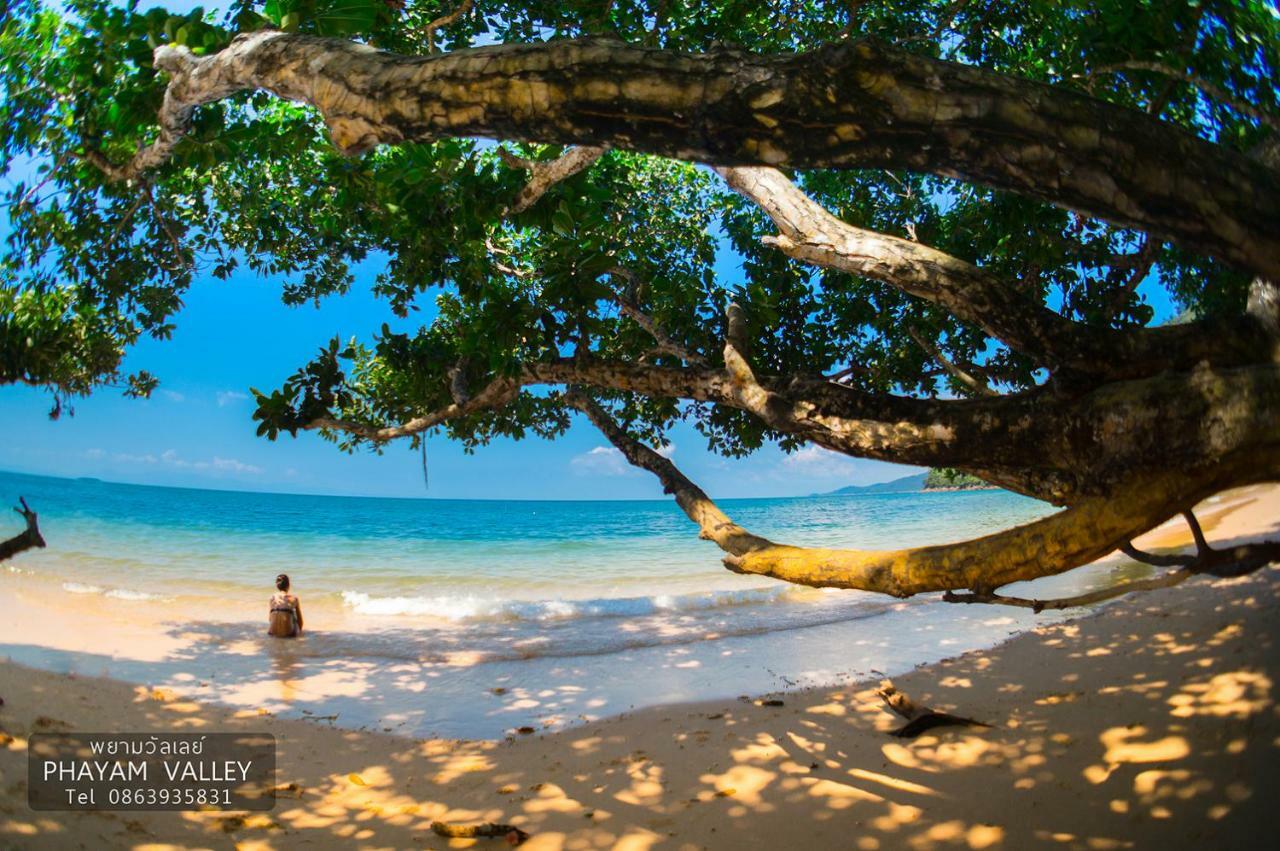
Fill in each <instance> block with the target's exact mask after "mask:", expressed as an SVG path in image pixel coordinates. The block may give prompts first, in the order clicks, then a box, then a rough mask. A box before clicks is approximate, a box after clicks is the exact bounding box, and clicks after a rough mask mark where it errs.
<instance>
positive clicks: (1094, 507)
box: [569, 393, 1280, 611]
mask: <svg viewBox="0 0 1280 851" xmlns="http://www.w3.org/2000/svg"><path fill="white" fill-rule="evenodd" d="M569 398H570V401H571V404H573V405H574V406H575V407H577V408H578V409H579V410H581V411H583V412H584V413H586V414H587V416H588V417H589V418H590V419H591V421H592V422H593V423H594V424H595V425H596V426H597V427H598V428H599V429H600V430H601V432H603V433H604V435H605V437H607V438H608V439H609V441H610V442H611V443H612V444H613V445H614V446H615V447H616V448H617V449H618V450H619V451H621V452H622V454H623V455H624V456H625V457H626V458H627V460H628V461H630V462H631V463H632V464H634V465H635V466H637V467H641V468H643V469H647V470H649V471H650V472H652V473H653V474H654V475H656V476H657V477H658V479H659V480H660V481H661V482H662V485H663V489H664V491H665V492H667V493H670V494H673V495H675V497H676V501H677V503H679V505H680V507H681V508H682V509H683V510H684V512H685V514H686V515H687V516H688V517H689V519H691V520H693V521H694V522H695V523H696V524H698V527H699V529H700V530H701V537H703V538H705V539H708V540H712V541H715V542H716V544H717V545H718V546H720V548H721V549H722V550H723V551H724V552H725V553H726V554H727V555H726V556H725V559H724V562H725V566H726V567H728V568H729V569H730V570H733V571H735V572H738V573H746V574H753V575H759V576H768V577H772V578H774V579H781V580H785V581H787V582H792V583H795V584H800V585H809V586H813V587H820V588H848V589H855V590H859V591H872V592H876V593H881V594H889V595H892V596H895V597H910V596H913V595H915V594H921V593H926V592H930V591H948V592H949V591H955V590H959V589H973V593H972V594H968V595H962V596H949V598H948V599H952V600H953V601H955V602H1005V603H1008V604H1010V605H1024V604H1025V605H1027V606H1028V607H1031V608H1036V609H1037V611H1038V610H1039V609H1041V608H1051V607H1063V608H1064V607H1066V606H1073V605H1085V604H1087V603H1092V602H1097V601H1100V600H1104V599H1108V598H1109V597H1111V596H1117V595H1118V594H1120V593H1127V592H1129V591H1134V590H1141V589H1143V588H1147V587H1150V588H1155V587H1165V586H1166V585H1172V584H1176V583H1177V582H1179V581H1182V579H1183V578H1186V577H1180V578H1176V579H1173V580H1169V579H1167V578H1166V579H1165V580H1148V581H1144V582H1142V583H1136V584H1130V585H1127V586H1122V587H1121V588H1120V589H1119V590H1117V591H1115V592H1111V591H1106V590H1104V591H1099V592H1094V593H1092V594H1087V595H1081V596H1079V597H1075V598H1068V599H1066V600H1060V601H1029V600H1022V599H1021V598H1008V597H1000V596H998V595H996V594H994V592H995V589H997V588H1000V587H1001V586H1004V585H1008V584H1010V583H1013V582H1022V581H1028V580H1032V579H1038V578H1040V577H1044V576H1053V575H1056V574H1059V573H1063V572H1065V571H1068V570H1071V569H1073V568H1076V567H1079V566H1081V565H1084V564H1088V563H1089V562H1092V561H1096V560H1097V559H1099V558H1101V557H1103V556H1105V555H1107V554H1108V553H1110V552H1112V551H1114V550H1115V549H1116V548H1117V547H1118V546H1121V545H1123V544H1125V543H1126V542H1128V541H1129V540H1131V539H1133V538H1134V537H1136V536H1137V535H1139V534H1141V533H1142V532H1146V531H1148V530H1150V529H1153V528H1155V527H1156V526H1158V525H1159V524H1161V523H1163V522H1164V521H1165V520H1167V519H1168V518H1169V517H1171V516H1172V515H1174V514H1176V513H1177V512H1178V511H1182V510H1185V509H1188V508H1189V507H1190V506H1191V505H1192V504H1194V503H1195V502H1197V501H1199V500H1200V499H1202V498H1204V497H1206V496H1208V495H1209V494H1211V493H1214V492H1216V491H1217V490H1220V489H1221V488H1223V487H1224V486H1227V485H1235V484H1240V483H1242V482H1245V481H1251V480H1252V481H1262V480H1266V479H1267V478H1270V477H1273V476H1274V474H1273V473H1272V474H1268V473H1266V472H1265V471H1266V470H1268V469H1270V470H1274V469H1276V465H1277V462H1280V447H1277V448H1273V449H1271V450H1269V451H1268V452H1266V453H1261V455H1262V457H1259V455H1257V454H1254V453H1236V454H1234V455H1233V456H1231V457H1229V458H1225V459H1223V461H1222V463H1221V464H1220V465H1219V466H1218V468H1216V469H1215V470H1214V471H1213V472H1212V473H1211V474H1210V475H1208V476H1205V477H1199V478H1194V479H1193V478H1189V477H1187V476H1186V475H1185V474H1183V473H1182V472H1181V471H1176V472H1168V471H1166V472H1163V473H1156V474H1152V475H1147V476H1143V477H1141V478H1138V479H1134V480H1131V481H1129V482H1128V483H1126V484H1125V486H1123V487H1122V488H1118V489H1117V490H1116V492H1115V493H1113V494H1112V495H1111V496H1110V497H1097V498H1092V499H1089V500H1085V501H1083V502H1081V503H1080V504H1078V505H1076V506H1073V507H1071V508H1068V509H1066V510H1064V511H1061V512H1059V513H1057V514H1054V515H1051V516H1049V517H1046V518H1044V519H1042V520H1038V521H1036V522H1034V523H1029V524H1026V525H1024V526H1018V527H1016V528H1013V529H1008V530H1006V531H1003V532H999V533H996V534H994V535H988V536H985V537H982V538H976V539H973V540H970V541H963V542H960V543H955V544H944V545H940V546H930V547H918V548H914V549H906V550H894V551H874V550H846V549H840V550H837V549H817V548H808V547H792V546H786V545H781V544H775V543H773V542H772V541H769V540H767V539H765V538H761V537H759V536H757V535H753V534H752V533H750V532H748V531H747V530H745V529H743V528H742V527H740V526H738V525H737V524H736V523H734V522H733V521H732V520H731V519H730V518H729V516H728V515H726V514H725V513H724V512H723V511H722V510H721V509H720V508H719V507H718V506H717V505H716V504H715V503H714V502H712V501H711V499H710V498H709V497H707V495H706V493H705V492H703V491H702V490H701V489H700V488H698V487H697V486H696V485H694V484H693V482H691V481H690V480H689V479H688V478H687V477H686V476H684V475H683V474H682V473H681V472H680V471H679V469H678V468H677V467H676V466H675V464H674V463H673V462H672V461H671V460H670V459H668V458H663V457H662V456H661V455H659V454H658V453H657V452H655V451H653V450H652V449H650V448H649V447H647V446H644V444H642V443H640V442H639V441H637V440H636V439H635V438H633V437H631V436H630V435H629V434H627V433H626V432H625V430H623V429H622V428H620V427H619V426H618V425H617V424H616V423H615V422H613V420H612V419H610V418H609V416H608V415H607V414H606V413H605V412H604V411H603V410H601V409H600V408H599V406H597V405H595V403H593V402H591V401H590V400H588V399H586V398H585V397H584V396H582V395H581V394H572V393H571V394H570V397H569ZM1211 553H1212V554H1211V555H1209V554H1206V555H1205V556H1204V558H1205V559H1206V561H1205V563H1204V565H1200V566H1198V567H1195V568H1184V572H1203V571H1204V570H1207V569H1209V566H1210V560H1211V566H1213V567H1220V568H1222V569H1224V570H1225V569H1228V568H1227V565H1228V564H1229V565H1232V567H1231V568H1230V569H1234V570H1244V569H1247V568H1248V565H1249V564H1253V563H1255V562H1258V560H1259V559H1261V560H1263V561H1265V560H1267V559H1274V558H1276V557H1280V544H1266V545H1260V546H1258V547H1254V548H1246V549H1243V550H1240V551H1239V552H1234V553H1228V552H1218V551H1211ZM1241 565H1245V566H1243V567H1242V566H1241Z"/></svg>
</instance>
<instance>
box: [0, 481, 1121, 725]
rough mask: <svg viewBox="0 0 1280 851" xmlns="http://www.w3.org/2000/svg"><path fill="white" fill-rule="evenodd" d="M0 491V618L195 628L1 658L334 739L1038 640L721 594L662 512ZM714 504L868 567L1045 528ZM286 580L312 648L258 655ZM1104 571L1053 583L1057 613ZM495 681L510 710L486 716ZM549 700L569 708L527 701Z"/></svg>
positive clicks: (987, 621) (946, 510) (882, 511)
mask: <svg viewBox="0 0 1280 851" xmlns="http://www.w3.org/2000/svg"><path fill="white" fill-rule="evenodd" d="M0 491H3V492H4V493H9V494H11V495H12V494H18V493H20V494H22V495H24V496H25V497H26V498H27V499H28V501H29V502H30V503H31V504H32V505H33V507H35V508H36V510H37V511H39V512H40V518H41V527H42V529H43V531H44V533H45V536H46V538H47V539H48V540H49V543H50V546H49V548H48V549H47V550H43V551H40V552H33V553H26V554H24V555H23V556H21V557H20V559H17V560H15V561H13V562H11V563H10V564H9V566H8V568H9V569H7V570H5V571H0V608H3V606H4V605H5V604H4V602H3V598H4V597H6V596H8V595H4V594H3V591H4V589H5V587H6V585H7V586H8V587H9V589H10V590H13V591H15V592H16V591H19V590H20V591H21V592H22V593H23V594H24V595H26V597H27V598H28V599H32V600H57V599H59V598H61V599H62V600H66V599H67V598H68V595H70V597H71V598H74V599H75V600H77V601H85V602H92V603H93V605H92V607H91V609H92V611H94V612H100V613H101V614H102V615H103V616H104V617H106V616H110V617H114V618H116V619H117V621H128V620H130V619H131V617H132V618H134V619H136V620H138V621H146V620H149V619H154V618H155V617H156V616H157V612H159V613H160V614H161V615H162V616H163V615H179V614H180V615H181V619H182V620H184V621H188V622H192V621H194V622H195V623H196V624H197V627H196V628H194V629H190V628H188V629H186V632H185V633H183V639H182V642H181V643H182V646H183V647H184V648H185V649H184V650H183V651H182V652H177V651H175V652H173V653H171V654H170V655H171V656H172V658H171V659H164V660H157V659H155V658H146V659H142V658H130V653H129V652H127V651H120V650H117V651H113V652H111V653H106V652H103V653H99V654H96V655H90V656H89V657H82V658H77V657H76V656H75V654H69V653H66V652H61V651H59V652H55V651H51V650H49V649H48V648H47V647H43V645H44V644H45V643H44V642H42V641H41V640H40V637H39V636H38V635H36V636H30V639H31V640H30V641H27V642H15V641H13V639H12V636H10V637H9V638H8V639H6V643H5V644H4V645H3V646H0V652H4V653H7V654H8V655H10V656H11V657H12V658H14V659H15V660H16V661H25V662H29V663H35V664H42V665H45V666H47V667H53V668H57V669H60V670H71V669H75V670H80V671H83V672H85V673H104V674H108V675H111V676H117V677H122V678H125V679H134V680H137V681H142V682H148V683H153V684H154V683H163V682H169V683H170V684H172V685H176V686H179V687H183V684H184V683H187V684H188V685H189V684H190V683H191V682H196V681H200V680H205V679H214V678H216V677H218V675H219V674H221V677H220V678H219V679H218V682H219V683H220V684H221V689H220V691H219V693H218V694H217V695H215V697H216V699H220V700H225V701H227V702H233V703H244V704H246V705H249V704H257V705H270V706H271V707H272V708H273V709H277V710H286V711H288V710H293V711H302V709H303V708H304V707H305V708H307V711H310V712H320V711H322V710H326V709H333V708H334V707H337V706H339V705H341V706H343V707H344V710H343V711H344V712H345V713H346V715H345V719H346V720H345V721H344V723H352V724H355V722H356V721H357V720H359V721H360V723H362V724H370V725H372V724H375V723H377V724H382V723H388V722H389V721H391V720H393V719H394V721H395V723H394V724H392V725H391V726H393V727H394V728H397V729H400V728H404V729H405V730H406V731H409V732H413V733H415V734H426V733H443V734H449V735H467V736H477V735H483V736H489V735H498V734H500V733H501V731H502V730H503V729H505V728H506V726H507V725H511V724H513V723H515V721H516V720H524V721H539V722H544V723H553V724H554V723H563V722H564V721H566V720H572V719H573V718H575V717H578V716H586V717H595V716H598V715H600V714H608V713H609V712H616V711H620V710H622V709H626V708H628V707H629V706H632V705H643V704H648V703H656V702H663V701H668V700H681V699H692V698H698V697H717V696H728V695H732V694H738V693H741V692H744V691H753V690H754V691H766V690H769V689H772V688H779V687H782V686H786V685H789V684H790V683H793V682H807V683H810V684H820V683H823V682H827V681H831V680H832V679H833V678H836V677H839V676H844V675H847V674H850V673H852V672H854V671H866V670H869V669H873V668H874V669H878V670H883V671H886V672H892V671H895V670H905V669H907V668H910V667H912V666H914V665H916V664H920V663H924V662H928V661H933V660H935V659H937V658H941V657H943V656H948V655H954V654H955V653H957V652H961V651H963V650H967V649H972V648H975V647H982V646H988V645H990V644H993V643H995V642H996V641H999V640H1000V639H1002V638H1004V637H1005V636H1006V635H1007V634H1008V633H1009V632H1010V631H1011V630H1015V629H1017V628H1020V627H1021V626H1025V625H1026V624H1030V623H1033V622H1043V621H1044V618H1043V617H1041V618H1040V619H1039V620H1038V621H1037V619H1035V618H1034V617H1030V616H1029V615H1027V614H1023V613H1014V614H1008V613H1005V612H999V613H994V614H993V613H992V612H991V611H989V610H980V611H976V612H975V611H968V609H970V607H960V606H951V605H946V604H941V603H938V602H936V600H932V601H931V600H928V599H919V600H912V601H907V602H900V601H893V600H888V599H886V598H883V597H879V596H875V595H869V594H863V593H860V592H852V591H817V590H813V589H806V588H798V587H795V586H790V585H786V584H783V583H779V582H774V581H771V580H767V579H761V578H759V577H745V576H740V575H737V574H733V573H730V572H728V571H726V570H725V569H724V568H723V567H722V566H721V564H720V553H719V551H718V550H717V549H716V548H715V547H714V545H712V544H708V543H706V542H702V541H699V540H698V539H697V535H696V530H695V527H694V526H693V525H692V524H691V523H690V522H689V521H688V520H687V519H686V518H685V517H684V516H683V515H682V514H681V513H680V511H679V509H678V508H677V507H676V506H675V505H674V503H671V502H659V501H625V502H624V501H619V502H552V501H542V502H510V501H508V502H503V501H457V500H429V499H421V500H409V499H370V498H346V497H325V496H298V495H278V494H258V493H242V492H230V491H202V490H187V489H173V488H154V487H143V486H135V485H119V484H110V483H104V482H99V481H93V480H68V479H55V478H46V477H36V476H25V475H19V474H12V473H0ZM722 504H723V507H724V508H725V510H726V511H727V512H728V513H729V514H730V515H731V516H733V517H734V519H735V520H737V521H738V522H739V523H741V524H742V525H744V526H746V527H747V528H750V529H752V530H753V531H756V532H758V533H761V534H764V535H766V536H767V537H770V538H772V539H774V540H777V541H780V542H795V543H800V544H805V545H810V546H856V547H859V548H868V549H876V548H895V549H896V548H900V547H906V546H912V545H917V544H924V543H939V542H943V541H948V540H956V539H960V538H964V537H971V536H973V535H979V534H983V533H989V532H993V531H996V530H998V529H1001V528H1004V527H1007V526H1011V525H1016V524H1018V523H1022V522H1026V521H1028V520H1031V519H1034V518H1036V517H1039V516H1042V515H1044V514H1046V513H1047V512H1048V510H1049V508H1048V506H1046V505H1044V504H1043V503H1038V502H1035V501H1033V500H1029V499H1025V498H1023V497H1019V496H1016V495H1013V494H1010V493H1006V492H1003V491H975V492H962V493H907V494H874V495H866V496H851V497H812V498H802V499H751V500H725V501H724V502H723V503H722ZM282 572H284V573H288V574H290V575H291V576H292V577H293V580H294V589H295V591H296V592H297V593H298V594H299V595H300V596H301V598H302V600H303V603H304V613H305V615H306V620H307V626H308V635H307V636H306V637H305V638H304V639H303V640H302V641H298V642H286V644H288V645H289V646H288V647H281V646H279V645H280V644H281V643H280V642H267V641H265V640H264V639H263V637H262V629H263V627H264V624H265V617H266V600H267V597H268V596H269V594H270V592H271V591H272V590H273V587H272V581H273V579H274V577H275V575H276V574H277V573H282ZM1109 572H1110V568H1106V567H1101V568H1091V569H1089V570H1087V571H1077V572H1075V573H1073V574H1071V575H1069V576H1068V577H1062V578H1059V579H1056V580H1052V582H1054V583H1055V584H1057V585H1058V586H1060V587H1065V588H1069V589H1073V590H1074V589H1076V588H1079V587H1087V586H1091V585H1095V584H1098V583H1101V582H1104V581H1107V574H1108V573H1109ZM167 629H168V631H169V633H170V634H171V636H172V635H177V634H178V633H179V632H182V630H181V629H180V628H177V627H169V628H167ZM42 647H43V649H42ZM263 654H268V656H269V658H270V659H271V660H272V665H269V666H264V665H262V664H261V658H262V655H263ZM133 655H134V656H137V654H133ZM637 672H643V675H642V676H638V675H637ZM233 680H234V681H236V684H234V685H233V683H232V682H231V681H233ZM286 682H288V683H290V685H289V686H288V687H287V688H282V687H281V686H282V685H283V684H284V683H286ZM497 682H502V683H506V684H507V685H506V686H504V687H503V688H504V692H503V693H504V695H509V699H508V698H504V699H502V700H500V701H498V702H497V704H496V705H495V703H494V701H493V699H492V697H491V696H488V695H489V690H490V688H491V687H492V686H491V685H488V684H492V683H497ZM546 683H555V684H556V685H555V686H554V688H564V689H567V691H565V692H564V693H563V694H559V695H558V696H557V694H555V693H552V694H544V695H543V698H541V699H539V698H536V697H530V695H531V694H532V695H536V694H539V693H544V692H547V688H546V687H542V686H541V685H540V684H546ZM427 686H429V688H427ZM554 688H553V692H554ZM424 695H425V696H424ZM553 698H554V699H553ZM486 701H487V702H486Z"/></svg>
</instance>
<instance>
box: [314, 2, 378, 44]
mask: <svg viewBox="0 0 1280 851" xmlns="http://www.w3.org/2000/svg"><path fill="white" fill-rule="evenodd" d="M381 5H382V3H381V2H380V0H330V2H328V3H321V4H317V9H316V14H315V18H314V20H315V22H316V30H317V31H318V32H319V33H320V34H321V35H329V36H344V35H352V34H353V33H359V32H367V31H368V30H369V29H371V28H372V27H373V22H374V20H375V19H376V18H377V15H378V7H379V6H381Z"/></svg>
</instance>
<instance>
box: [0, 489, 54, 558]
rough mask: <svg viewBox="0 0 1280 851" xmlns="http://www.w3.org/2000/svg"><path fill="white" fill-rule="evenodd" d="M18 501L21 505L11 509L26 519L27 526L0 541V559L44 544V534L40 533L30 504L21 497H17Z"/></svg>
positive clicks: (11, 556)
mask: <svg viewBox="0 0 1280 851" xmlns="http://www.w3.org/2000/svg"><path fill="white" fill-rule="evenodd" d="M18 503H19V504H20V506H21V507H19V508H15V509H13V510H14V511H16V512H17V513H18V514H19V515H20V516H21V517H22V519H23V520H24V521H26V524H27V528H26V529H24V530H23V531H22V532H19V533H18V534H17V535H14V536H13V537H12V538H9V539H8V540H5V541H0V561H5V560H7V559H11V558H13V557H14V556H16V555H17V554H18V553H20V552H24V551H26V550H30V549H36V548H40V547H43V546H44V545H45V543H44V536H43V535H41V534H40V524H39V523H38V522H37V518H36V513H35V512H34V511H32V510H31V506H29V505H27V501H26V500H25V499H23V498H22V497H18Z"/></svg>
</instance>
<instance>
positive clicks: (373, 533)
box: [0, 473, 1047, 620]
mask: <svg viewBox="0 0 1280 851" xmlns="http://www.w3.org/2000/svg"><path fill="white" fill-rule="evenodd" d="M0 494H7V495H8V496H7V497H5V498H7V499H13V498H14V497H15V496H16V495H18V494H22V495H24V496H25V497H26V498H27V499H28V500H29V501H30V502H31V503H32V505H34V506H36V508H37V510H38V511H39V513H40V517H41V523H42V527H43V529H44V531H45V535H46V537H47V538H48V539H49V541H50V548H49V549H48V550H47V551H46V552H43V553H40V554H38V555H37V556H33V557H30V558H34V559H36V560H37V561H38V562H39V566H40V568H41V569H42V570H43V571H45V572H51V573H53V574H56V575H58V576H60V577H61V578H63V579H64V581H66V582H73V583H77V584H78V585H79V586H80V587H82V588H85V589H87V588H90V587H96V588H101V589H102V590H103V593H111V592H115V594H116V595H117V596H123V595H139V596H140V595H156V596H173V595H179V594H202V593H204V594H211V595H214V594H233V595H234V594H236V593H237V592H240V591H246V592H248V591H253V592H255V593H257V594H258V596H261V591H262V590H263V589H266V590H267V591H268V592H269V591H270V589H271V582H272V580H273V578H274V577H275V575H276V574H277V573H288V574H290V575H291V576H292V577H293V579H294V582H295V583H296V585H297V586H298V590H299V592H300V593H305V594H307V595H310V596H312V597H321V598H326V597H327V598H339V597H341V598H343V600H344V602H345V604H346V605H347V606H348V607H349V608H352V609H354V610H356V611H364V612H366V613H368V614H371V615H375V614H388V615H391V614H399V615H414V614H418V615H424V616H426V615H430V616H435V617H440V618H445V619H453V620H459V619H466V618H471V617H477V616H484V615H500V614H502V613H503V612H504V611H505V612H506V613H508V614H511V615H518V614H520V613H522V612H528V613H533V612H535V611H536V610H537V607H538V606H539V605H541V606H543V607H544V608H545V609H547V611H548V613H550V612H552V611H553V610H555V609H556V608H557V607H559V608H561V609H564V610H566V611H567V610H568V609H569V608H571V607H573V606H577V607H578V608H583V607H587V608H590V607H591V606H594V607H595V608H596V609H604V608H609V607H616V608H619V609H622V610H626V609H627V608H628V605H629V606H630V608H631V609H635V610H643V609H644V608H645V605H644V603H643V602H641V601H654V600H657V599H659V598H667V599H670V598H672V597H677V598H678V597H683V596H686V595H689V594H706V593H715V592H721V591H724V592H741V591H744V590H749V589H751V588H759V587H762V580H760V579H758V578H757V579H751V578H746V577H740V576H736V575H734V574H731V573H729V572H728V571H726V570H724V568H723V567H722V566H721V564H720V557H721V553H720V552H719V551H718V550H717V549H716V547H715V546H714V545H712V544H709V543H706V542H703V541H699V540H698V538H697V530H696V528H695V527H694V526H693V524H691V523H690V522H689V521H688V520H687V519H686V518H685V517H684V515H683V514H682V513H681V512H680V510H679V509H678V508H677V507H676V505H675V504H674V503H673V502H670V501H618V502H601V501H596V502H568V501H565V502H554V501H539V502H518V501H472V500H432V499H370V498H348V497H332V496H301V495H284V494H263V493H244V492H234V491H209V490H190V489H178V488H157V487H145V486H138V485H122V484H112V483H107V482H101V481H96V480H87V479H79V480H72V479H58V478H47V477H39V476H26V475H19V474H14V473H0ZM723 507H724V508H725V510H726V511H727V512H728V513H729V514H730V515H731V516H733V517H734V519H735V520H737V521H738V522H739V523H740V524H742V525H743V526H745V527H747V528H749V529H751V530H752V531H754V532H757V533H759V534H763V535H765V536H766V537H769V538H771V539H773V540H776V541H779V542H787V543H797V544H804V545H809V546H848V547H858V548H863V549H897V548H900V547H904V546H912V545H916V544H926V543H939V542H943V541H948V540H955V539H958V538H962V537H967V536H971V535H975V534H981V533H985V532H991V531H995V530H997V529H1000V528H1003V527H1005V526H1009V525H1014V524H1016V523H1021V522H1025V521H1027V520H1029V519H1032V518H1034V517H1038V516H1041V515H1043V514H1045V513H1046V512H1047V506H1045V505H1044V504H1042V503H1038V502H1035V501H1033V500H1029V499H1026V498H1023V497H1019V496H1016V495H1014V494H1010V493H1006V492H1004V491H976V492H968V493H908V494H875V495H867V496H855V497H812V498H802V499H743V500H725V501H724V502H723ZM14 519H15V521H16V518H14ZM765 584H766V585H767V584H768V583H765ZM343 595H345V597H343ZM622 600H630V601H634V602H632V603H630V604H624V603H622V602H621V601H622Z"/></svg>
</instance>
